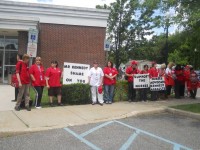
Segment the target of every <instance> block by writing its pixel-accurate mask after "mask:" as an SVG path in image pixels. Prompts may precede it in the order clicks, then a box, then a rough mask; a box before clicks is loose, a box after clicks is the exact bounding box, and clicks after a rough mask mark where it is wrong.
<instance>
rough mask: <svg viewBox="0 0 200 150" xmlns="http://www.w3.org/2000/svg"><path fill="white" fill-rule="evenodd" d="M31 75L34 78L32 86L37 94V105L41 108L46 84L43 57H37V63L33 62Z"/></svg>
mask: <svg viewBox="0 0 200 150" xmlns="http://www.w3.org/2000/svg"><path fill="white" fill-rule="evenodd" d="M29 73H30V76H31V80H32V86H33V89H34V91H35V93H36V96H35V107H36V108H41V105H40V103H41V99H42V93H43V88H44V86H45V79H44V67H43V65H42V63H41V57H36V58H35V64H33V65H32V66H31V68H30V71H29Z"/></svg>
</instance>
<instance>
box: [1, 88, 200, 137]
mask: <svg viewBox="0 0 200 150" xmlns="http://www.w3.org/2000/svg"><path fill="white" fill-rule="evenodd" d="M0 92H1V93H0V102H1V105H0V106H1V107H0V137H1V136H2V135H4V134H10V133H16V132H27V131H41V130H48V129H55V128H63V127H67V126H73V125H82V124H87V123H95V122H100V121H107V120H113V119H120V118H125V117H129V116H134V115H140V114H150V113H155V112H160V111H164V110H165V109H166V108H167V107H168V106H173V105H179V104H190V103H200V98H197V99H196V100H191V99H181V100H175V99H171V100H166V101H156V102H137V103H129V102H118V103H114V104H112V105H106V104H105V105H104V106H100V105H94V106H92V105H76V106H64V107H53V108H42V109H32V111H30V112H28V111H26V110H21V111H19V112H17V111H14V110H13V108H14V103H13V102H11V99H13V98H14V88H12V87H11V88H10V86H9V87H8V86H6V85H1V86H0Z"/></svg>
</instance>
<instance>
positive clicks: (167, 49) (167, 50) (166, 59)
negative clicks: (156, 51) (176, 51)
mask: <svg viewBox="0 0 200 150" xmlns="http://www.w3.org/2000/svg"><path fill="white" fill-rule="evenodd" d="M169 27H170V22H169V14H167V15H166V22H165V30H166V35H165V37H166V42H165V52H164V54H165V64H167V62H168V52H169V45H168V37H169Z"/></svg>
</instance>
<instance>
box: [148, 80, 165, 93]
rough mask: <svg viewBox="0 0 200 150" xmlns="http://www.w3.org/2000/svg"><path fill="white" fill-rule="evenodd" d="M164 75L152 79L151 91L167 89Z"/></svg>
mask: <svg viewBox="0 0 200 150" xmlns="http://www.w3.org/2000/svg"><path fill="white" fill-rule="evenodd" d="M165 89H166V88H165V80H164V77H157V78H151V79H150V90H151V91H162V90H165Z"/></svg>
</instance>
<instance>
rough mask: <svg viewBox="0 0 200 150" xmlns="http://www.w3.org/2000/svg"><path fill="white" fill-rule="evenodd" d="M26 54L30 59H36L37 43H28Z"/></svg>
mask: <svg viewBox="0 0 200 150" xmlns="http://www.w3.org/2000/svg"><path fill="white" fill-rule="evenodd" d="M27 54H28V55H29V56H30V57H36V55H37V43H28V51H27Z"/></svg>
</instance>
